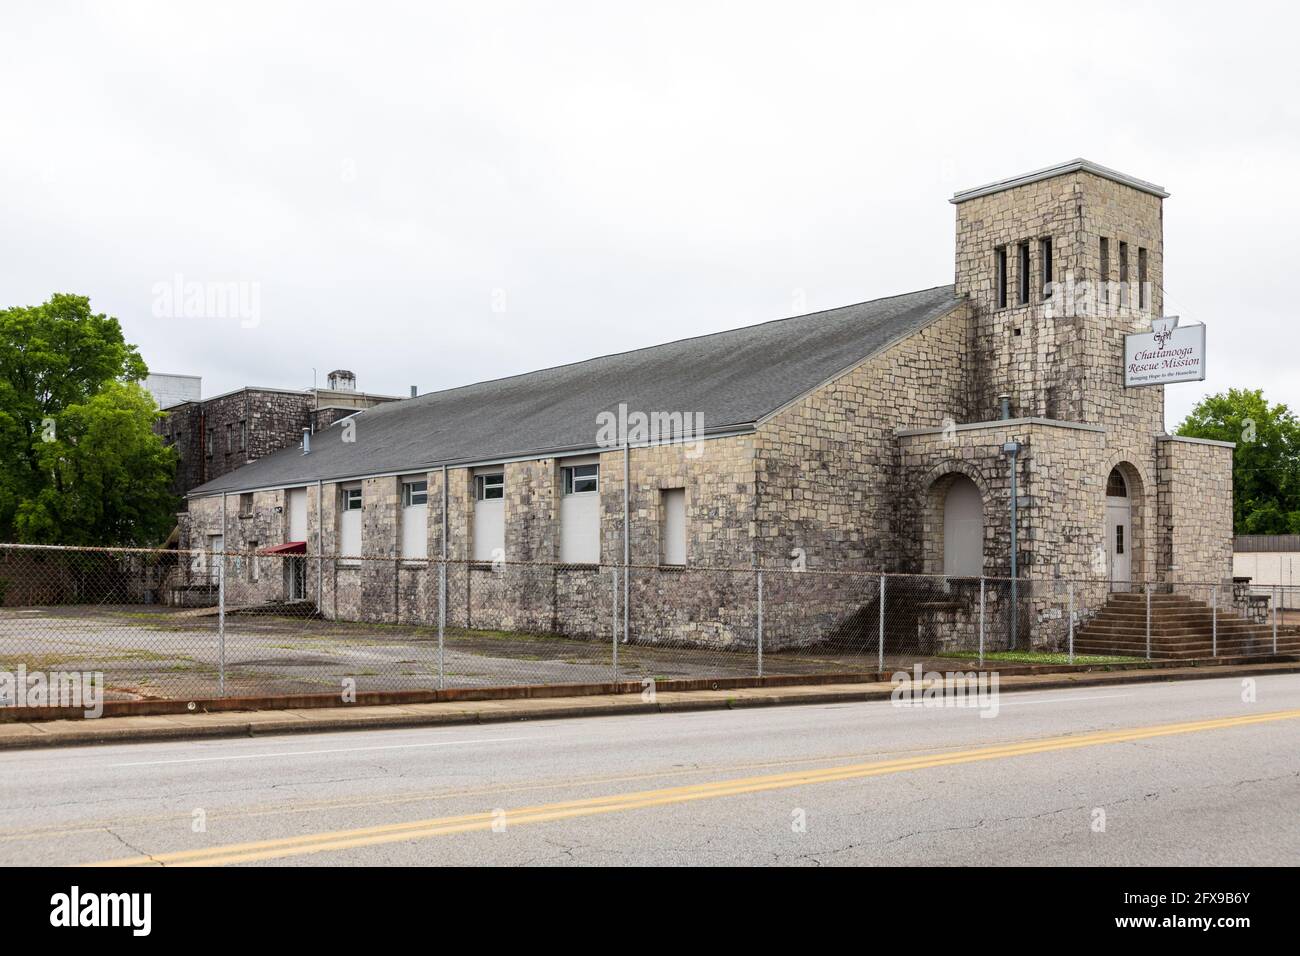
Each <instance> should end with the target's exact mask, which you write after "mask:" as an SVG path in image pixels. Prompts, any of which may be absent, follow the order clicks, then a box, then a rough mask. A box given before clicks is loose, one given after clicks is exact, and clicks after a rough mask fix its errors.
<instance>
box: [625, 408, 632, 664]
mask: <svg viewBox="0 0 1300 956" xmlns="http://www.w3.org/2000/svg"><path fill="white" fill-rule="evenodd" d="M629 452H630V448H629V446H628V442H627V432H626V430H625V431H624V433H623V643H624V644H626V643H627V617H628V615H627V605H628V597H629V596H630V592H629V590H628V569H627V566H628V565H629V564H631V563H632V560H631V558H632V540H631V536H630V532H629V530H628V511H629V505H628V499H629V486H630V485H631V481H632V465H631V463H630V461H629V457H628V456H629Z"/></svg>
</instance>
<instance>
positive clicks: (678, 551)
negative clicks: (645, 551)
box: [659, 488, 686, 567]
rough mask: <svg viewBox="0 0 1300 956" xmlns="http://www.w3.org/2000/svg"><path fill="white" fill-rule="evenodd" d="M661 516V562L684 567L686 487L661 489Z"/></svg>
mask: <svg viewBox="0 0 1300 956" xmlns="http://www.w3.org/2000/svg"><path fill="white" fill-rule="evenodd" d="M659 516H660V518H659V520H660V529H659V563H660V564H666V565H669V566H673V567H683V566H685V564H686V489H685V488H664V489H662V490H660V492H659Z"/></svg>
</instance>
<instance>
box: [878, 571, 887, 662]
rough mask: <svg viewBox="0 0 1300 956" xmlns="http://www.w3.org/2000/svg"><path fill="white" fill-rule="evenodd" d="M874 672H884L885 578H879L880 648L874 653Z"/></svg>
mask: <svg viewBox="0 0 1300 956" xmlns="http://www.w3.org/2000/svg"><path fill="white" fill-rule="evenodd" d="M876 670H878V671H880V672H881V673H883V672H884V670H885V576H884V575H883V574H882V575H881V576H880V648H879V650H878V651H877V653H876Z"/></svg>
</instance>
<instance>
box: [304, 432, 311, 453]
mask: <svg viewBox="0 0 1300 956" xmlns="http://www.w3.org/2000/svg"><path fill="white" fill-rule="evenodd" d="M302 453H303V454H304V455H310V454H311V429H310V428H304V429H303V430H302Z"/></svg>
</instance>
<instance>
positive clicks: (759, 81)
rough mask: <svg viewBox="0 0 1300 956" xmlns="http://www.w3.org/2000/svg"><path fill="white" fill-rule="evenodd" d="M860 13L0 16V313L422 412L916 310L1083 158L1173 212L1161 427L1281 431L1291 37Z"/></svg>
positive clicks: (1293, 394) (1060, 11)
mask: <svg viewBox="0 0 1300 956" xmlns="http://www.w3.org/2000/svg"><path fill="white" fill-rule="evenodd" d="M890 6H891V7H892V8H893V9H888V10H882V9H878V8H877V6H876V5H874V4H869V3H865V2H864V3H845V4H831V3H816V2H797V3H796V2H788V3H779V4H769V3H755V2H746V3H731V4H721V3H719V4H709V3H700V2H690V3H680V4H678V3H666V2H661V0H659V2H654V3H650V2H646V3H637V4H633V3H618V2H604V3H589V4H588V3H574V2H566V3H545V4H543V3H534V4H507V3H500V2H490V0H478V2H473V3H465V4H450V3H432V4H415V3H411V4H382V3H354V4H347V5H332V4H322V3H311V4H293V5H291V4H287V3H284V4H282V3H273V2H262V3H249V4H244V3H234V2H225V3H221V4H213V3H203V4H199V3H174V2H173V3H158V4H152V3H137V2H131V3H127V2H119V3H115V4H111V5H110V4H103V5H101V6H98V7H97V6H92V5H89V4H87V5H84V6H83V5H73V4H64V3H50V2H43V3H32V4H24V5H22V6H21V7H18V6H17V5H14V4H6V5H5V7H4V8H3V13H2V14H0V17H2V18H3V19H2V21H0V26H2V30H3V32H2V34H0V136H3V144H4V151H3V161H0V306H7V305H19V304H36V303H38V302H41V301H43V300H45V299H46V298H48V296H49V295H50V294H51V293H52V292H56V291H60V292H76V293H80V294H84V295H88V296H90V298H91V301H92V304H93V305H94V306H95V308H96V309H97V310H99V311H104V312H108V313H110V314H112V315H115V316H117V317H118V318H119V319H120V320H121V321H122V324H123V326H124V327H125V330H126V333H127V336H128V338H129V339H130V340H131V341H134V342H135V343H137V344H138V345H139V346H140V348H141V350H142V352H143V354H144V357H145V360H146V361H147V362H148V364H149V366H150V368H151V369H152V370H153V371H157V372H181V373H192V374H199V375H202V376H203V388H204V394H205V395H213V394H217V393H218V392H222V391H226V390H229V389H232V388H236V387H239V386H241V385H245V384H255V385H272V386H281V387H288V388H299V387H307V386H310V385H311V384H312V368H313V367H315V368H316V369H317V370H318V375H319V376H320V379H321V383H322V384H323V383H324V374H325V372H327V371H328V370H329V369H332V368H336V367H340V366H341V367H344V368H350V369H352V370H354V371H355V372H356V374H357V378H358V385H359V387H361V388H363V389H365V390H369V391H377V392H386V393H391V394H405V393H406V392H407V390H408V388H409V386H410V385H412V384H415V385H418V386H419V388H420V391H421V392H424V391H431V390H433V389H437V388H444V387H448V386H453V385H459V384H465V383H467V382H472V381H477V380H480V379H484V378H492V377H497V376H500V375H507V374H512V373H516V372H522V371H527V370H529V369H533V368H540V367H543V366H547V365H555V364H560V363H563V362H567V361H573V360H578V359H583V358H589V357H591V356H593V355H599V354H605V353H609V352H616V351H622V350H625V349H629V348H636V347H640V346H644V345H651V344H655V343H658V342H662V341H667V340H670V339H674V338H680V337H683V336H688V335H696V334H700V333H706V332H713V331H718V330H721V329H726V328H734V327H737V326H741V325H748V324H751V323H754V322H760V321H765V320H767V319H772V318H779V317H782V316H786V315H790V314H793V313H795V312H806V311H815V310H819V309H825V308H831V307H834V306H838V305H844V304H847V303H851V302H858V301H862V300H864V299H871V298H877V297H880V296H885V295H892V294H896V293H901V292H908V291H912V290H916V289H922V288H927V287H930V286H935V285H942V284H945V283H949V282H951V281H952V272H953V220H954V207H953V206H952V205H950V204H949V203H948V201H947V200H948V199H949V197H950V196H951V195H952V193H953V192H954V191H956V190H958V189H961V188H964V187H968V186H974V185H979V184H982V183H985V182H988V181H990V180H994V179H998V178H1002V177H1004V176H1006V175H1010V174H1014V173H1019V172H1025V171H1028V170H1031V169H1037V168H1040V167H1042V166H1046V165H1050V164H1052V163H1056V162H1059V161H1062V160H1065V159H1069V158H1073V157H1076V156H1084V157H1087V158H1089V159H1092V160H1095V161H1096V162H1099V163H1102V164H1104V165H1107V166H1111V167H1114V168H1117V169H1120V170H1122V171H1124V172H1127V173H1131V174H1132V175H1135V176H1138V177H1140V178H1143V179H1147V180H1149V181H1153V182H1156V183H1159V184H1161V185H1164V186H1165V187H1166V188H1167V189H1168V190H1169V191H1170V192H1171V193H1172V194H1173V195H1172V198H1171V199H1169V200H1167V201H1166V202H1165V263H1166V271H1165V280H1166V281H1165V284H1166V311H1167V312H1168V313H1171V314H1178V315H1180V316H1181V317H1182V320H1183V321H1184V322H1196V321H1200V322H1204V323H1205V324H1206V325H1207V327H1208V329H1207V333H1208V334H1207V338H1208V361H1207V366H1208V371H1209V377H1208V379H1207V380H1206V381H1205V382H1204V383H1188V384H1182V385H1174V386H1170V387H1169V388H1168V389H1167V393H1166V394H1167V418H1168V421H1169V424H1170V425H1171V426H1173V425H1175V424H1176V423H1177V422H1178V421H1179V420H1180V419H1181V417H1182V416H1183V414H1185V413H1186V411H1187V410H1188V409H1189V408H1190V407H1191V406H1192V404H1194V403H1195V401H1196V400H1197V399H1198V398H1199V397H1200V396H1201V395H1202V394H1206V393H1209V392H1214V391H1220V390H1223V389H1226V388H1228V387H1229V386H1249V387H1263V388H1264V389H1265V392H1266V394H1267V395H1268V396H1270V397H1271V398H1273V399H1274V400H1281V401H1285V402H1287V403H1288V404H1290V405H1291V406H1292V407H1293V408H1297V409H1300V375H1297V374H1296V363H1295V360H1294V357H1293V356H1294V353H1295V347H1296V345H1297V344H1298V343H1300V332H1298V331H1297V329H1296V327H1295V325H1296V323H1295V311H1296V308H1295V302H1296V299H1297V297H1296V296H1295V295H1294V294H1293V290H1292V289H1291V288H1290V286H1289V282H1290V281H1291V279H1292V278H1293V277H1294V276H1295V275H1296V274H1297V267H1296V261H1297V251H1298V249H1297V245H1298V243H1297V225H1298V224H1300V191H1298V190H1297V189H1296V188H1295V185H1294V182H1293V181H1292V180H1293V177H1294V176H1295V170H1296V169H1297V168H1298V166H1300V163H1298V160H1300V122H1297V120H1298V119H1300V117H1298V116H1297V114H1298V113H1300V105H1298V104H1300V98H1298V97H1297V92H1298V91H1300V75H1298V74H1300V66H1298V65H1297V60H1298V58H1297V56H1296V53H1295V49H1294V44H1295V33H1296V26H1297V19H1298V18H1297V16H1296V15H1295V14H1292V13H1291V12H1289V11H1288V9H1287V7H1286V5H1284V4H1277V5H1255V4H1250V3H1240V2H1238V3H1234V4H1232V5H1231V6H1230V7H1225V6H1224V5H1223V4H1221V3H1215V4H1209V3H1205V4H1201V3H1186V2H1183V3H1177V4H1167V5H1163V6H1158V5H1155V4H1142V3H1134V2H1126V3H1119V4H1113V5H1111V4H1107V3H1102V2H1093V3H1089V4H1085V5H1082V6H1081V5H1078V4H1074V5H1070V4H1050V3H1042V2H1038V3H1031V4H1025V5H1023V6H1009V5H1008V6H1005V7H1003V8H1001V9H1000V10H999V9H997V8H995V7H994V6H993V5H991V4H983V3H979V4H975V3H960V4H951V5H947V4H942V5H941V4H936V5H932V6H927V5H922V4H918V3H913V4H893V5H890ZM177 276H180V277H182V279H183V281H185V282H207V283H223V282H240V283H244V284H245V285H244V288H245V289H246V290H247V291H248V294H249V295H250V296H251V295H253V294H256V295H257V296H258V297H259V298H258V300H257V302H256V304H257V306H258V311H257V317H256V321H241V320H240V318H239V317H237V316H235V317H228V318H186V317H184V316H183V315H173V316H170V317H159V316H157V315H156V314H155V312H156V311H158V301H157V299H158V287H159V284H160V283H165V284H170V283H173V282H174V281H175V277H177ZM249 301H250V302H251V300H249Z"/></svg>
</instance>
